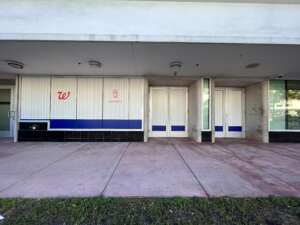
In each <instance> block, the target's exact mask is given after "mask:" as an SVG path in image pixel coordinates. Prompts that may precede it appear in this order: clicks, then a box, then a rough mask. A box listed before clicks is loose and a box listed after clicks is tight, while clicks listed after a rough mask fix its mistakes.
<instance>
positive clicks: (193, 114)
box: [188, 80, 202, 142]
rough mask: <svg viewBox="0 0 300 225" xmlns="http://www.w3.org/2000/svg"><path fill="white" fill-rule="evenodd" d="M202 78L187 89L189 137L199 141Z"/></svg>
mask: <svg viewBox="0 0 300 225" xmlns="http://www.w3.org/2000/svg"><path fill="white" fill-rule="evenodd" d="M201 87H202V80H197V81H195V82H194V83H193V84H192V85H190V87H189V91H188V118H189V119H188V127H189V137H190V138H192V139H193V140H195V141H197V142H201V141H202V140H201V130H202V119H201V118H202V107H201V103H202V101H201V99H202V91H201Z"/></svg>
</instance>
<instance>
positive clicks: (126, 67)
mask: <svg viewBox="0 0 300 225" xmlns="http://www.w3.org/2000/svg"><path fill="white" fill-rule="evenodd" d="M299 58H300V46H299V45H298V46H293V45H245V44H191V43H131V42H66V41H65V42H57V41H56V42H53V41H0V73H1V74H3V76H4V75H7V74H11V75H15V74H24V75H82V76H94V75H97V76H98V75H99V76H143V77H147V78H150V79H151V80H163V79H165V78H167V79H173V80H174V79H176V80H180V79H182V80H183V79H184V80H186V81H188V80H193V79H197V78H199V77H213V78H217V79H219V80H222V79H226V80H227V82H228V81H229V80H230V79H231V80H232V81H236V80H241V79H247V80H249V79H252V80H257V79H270V78H277V77H278V76H283V77H282V78H283V79H299V78H300V64H299ZM6 60H16V61H19V62H21V63H24V68H23V69H15V68H12V67H10V66H8V65H7V62H6ZM89 60H98V61H99V62H101V63H102V67H101V68H94V67H91V66H89V64H88V61H89ZM173 61H179V62H181V63H182V67H181V68H171V67H170V63H171V62H173ZM249 65H250V68H247V67H249ZM253 65H254V66H253ZM175 70H176V71H175ZM174 72H177V75H176V76H174ZM3 76H2V77H3ZM0 78H1V76H0ZM174 82H175V81H174Z"/></svg>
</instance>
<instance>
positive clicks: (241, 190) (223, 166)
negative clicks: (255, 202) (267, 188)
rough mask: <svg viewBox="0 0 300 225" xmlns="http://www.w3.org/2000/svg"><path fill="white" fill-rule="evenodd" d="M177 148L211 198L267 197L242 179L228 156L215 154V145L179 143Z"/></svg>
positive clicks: (220, 153) (219, 153)
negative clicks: (229, 161) (229, 162)
mask: <svg viewBox="0 0 300 225" xmlns="http://www.w3.org/2000/svg"><path fill="white" fill-rule="evenodd" d="M176 147H177V148H178V150H179V151H180V153H181V154H182V156H183V158H184V159H185V161H186V162H187V163H188V165H189V166H190V167H191V169H192V170H193V172H194V174H195V175H196V176H197V178H198V179H199V181H200V182H201V184H202V185H203V187H204V188H205V190H206V191H207V193H208V194H209V196H214V197H216V196H217V197H219V196H233V197H241V196H253V197H255V196H265V195H267V194H266V193H264V192H263V191H262V190H260V189H259V188H257V187H255V186H254V185H253V184H251V182H249V181H248V180H247V179H245V178H244V177H242V176H241V175H240V171H239V169H238V168H235V167H233V166H231V165H230V164H228V163H226V160H230V158H229V157H228V156H227V155H226V154H224V153H223V152H214V148H215V146H214V145H207V144H196V143H184V144H183V143H177V144H176Z"/></svg>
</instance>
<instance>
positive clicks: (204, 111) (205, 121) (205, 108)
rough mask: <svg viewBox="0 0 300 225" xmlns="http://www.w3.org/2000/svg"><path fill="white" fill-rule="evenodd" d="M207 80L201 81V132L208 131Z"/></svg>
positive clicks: (208, 99) (208, 92) (208, 88)
mask: <svg viewBox="0 0 300 225" xmlns="http://www.w3.org/2000/svg"><path fill="white" fill-rule="evenodd" d="M209 83H210V82H209V79H203V91H202V120H203V121H202V124H203V130H209V129H210V115H209V114H210V109H209V108H210V107H209V106H210V84H209Z"/></svg>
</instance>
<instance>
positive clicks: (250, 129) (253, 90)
mask: <svg viewBox="0 0 300 225" xmlns="http://www.w3.org/2000/svg"><path fill="white" fill-rule="evenodd" d="M262 121H263V99H262V83H256V84H252V85H250V86H247V87H246V88H245V136H246V138H247V139H250V140H255V141H259V142H262V139H263V137H262V135H263V134H262Z"/></svg>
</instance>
